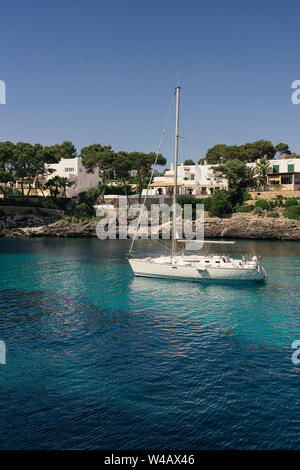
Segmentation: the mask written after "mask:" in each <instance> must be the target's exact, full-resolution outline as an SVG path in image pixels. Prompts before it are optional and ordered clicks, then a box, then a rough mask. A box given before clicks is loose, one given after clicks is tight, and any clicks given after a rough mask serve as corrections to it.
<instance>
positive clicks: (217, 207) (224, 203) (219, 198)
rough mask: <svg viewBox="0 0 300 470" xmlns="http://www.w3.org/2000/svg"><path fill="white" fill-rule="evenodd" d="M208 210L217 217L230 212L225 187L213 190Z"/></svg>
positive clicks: (228, 197)
mask: <svg viewBox="0 0 300 470" xmlns="http://www.w3.org/2000/svg"><path fill="white" fill-rule="evenodd" d="M209 212H210V213H211V214H212V215H216V216H217V217H222V216H223V215H225V214H230V213H231V212H232V204H231V201H230V193H229V192H228V191H226V190H225V189H218V190H217V191H215V192H214V194H213V196H212V197H211V200H210V204H209Z"/></svg>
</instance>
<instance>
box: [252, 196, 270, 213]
mask: <svg viewBox="0 0 300 470" xmlns="http://www.w3.org/2000/svg"><path fill="white" fill-rule="evenodd" d="M255 207H256V208H258V209H262V210H264V211H266V210H268V209H269V208H270V204H269V203H268V201H266V200H265V199H258V200H257V201H256V203H255Z"/></svg>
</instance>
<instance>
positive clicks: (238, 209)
mask: <svg viewBox="0 0 300 470" xmlns="http://www.w3.org/2000/svg"><path fill="white" fill-rule="evenodd" d="M253 209H254V206H253V205H249V206H235V212H251V211H252V210H253Z"/></svg>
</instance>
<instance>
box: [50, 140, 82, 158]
mask: <svg viewBox="0 0 300 470" xmlns="http://www.w3.org/2000/svg"><path fill="white" fill-rule="evenodd" d="M51 148H52V151H53V152H54V155H55V158H56V159H57V161H60V160H61V159H62V158H75V157H77V151H76V148H75V146H74V145H73V144H72V142H71V141H70V140H65V141H64V142H63V143H62V144H55V145H53V146H52V147H51Z"/></svg>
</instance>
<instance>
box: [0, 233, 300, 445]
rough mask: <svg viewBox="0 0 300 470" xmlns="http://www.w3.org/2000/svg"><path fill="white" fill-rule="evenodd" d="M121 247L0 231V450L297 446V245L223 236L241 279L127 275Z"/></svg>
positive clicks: (145, 247)
mask: <svg viewBox="0 0 300 470" xmlns="http://www.w3.org/2000/svg"><path fill="white" fill-rule="evenodd" d="M137 245H138V252H139V253H140V254H146V253H150V252H153V251H155V250H156V248H155V247H154V246H152V245H151V246H149V243H148V242H145V241H139V242H138V243H137ZM128 246H129V244H128V242H127V241H119V240H114V241H104V242H103V241H100V240H97V239H96V240H67V239H58V240H54V239H40V240H17V239H9V240H5V239H2V240H0V266H1V269H0V339H1V340H3V341H5V343H6V346H7V363H6V365H0V377H1V379H0V387H1V388H0V416H1V424H2V430H3V432H2V433H1V436H0V448H1V449H12V448H13V449H16V448H17V449H28V448H34V449H51V448H66V449H70V448H79V449H84V448H100V449H183V448H186V449H276V448H291V449H296V448H299V447H300V406H299V405H300V399H299V386H300V366H295V365H293V363H292V361H291V355H292V352H293V351H292V349H291V343H292V342H293V341H294V340H296V339H299V340H300V293H299V278H300V244H299V243H297V242H267V241H260V242H258V241H251V242H250V241H249V242H248V241H243V242H240V243H238V244H237V245H235V246H229V247H227V246H226V252H227V253H229V254H240V253H244V252H247V253H249V255H253V254H254V253H255V254H258V255H262V256H263V265H264V267H265V268H266V269H267V271H268V273H269V280H268V282H267V283H266V284H265V285H259V284H257V285H247V286H237V285H234V286H230V285H210V284H207V285H201V284H197V283H189V282H182V281H168V280H157V279H143V278H134V277H133V275H132V273H131V270H130V267H129V265H128V263H127V261H126V257H125V255H126V252H127V250H128ZM220 250H224V247H223V248H222V247H218V248H216V247H214V251H219V252H220Z"/></svg>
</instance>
